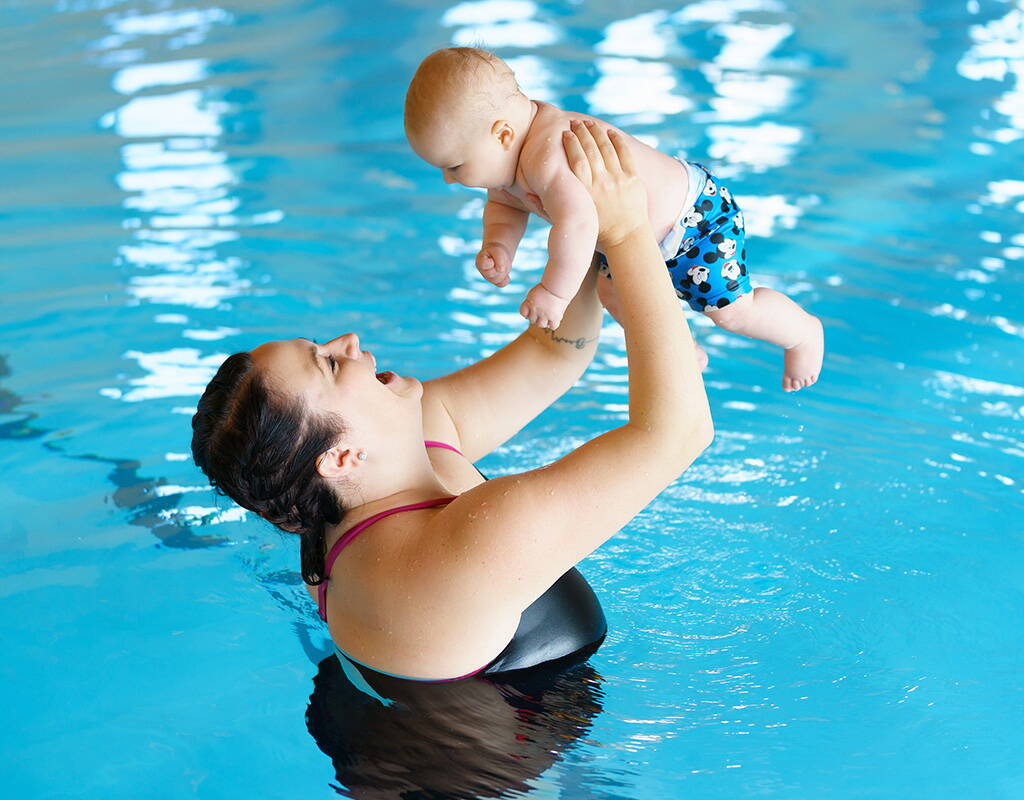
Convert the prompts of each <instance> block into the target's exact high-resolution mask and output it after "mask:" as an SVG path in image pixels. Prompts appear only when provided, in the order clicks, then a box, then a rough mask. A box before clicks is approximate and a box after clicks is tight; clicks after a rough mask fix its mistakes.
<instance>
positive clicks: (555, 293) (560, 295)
mask: <svg viewBox="0 0 1024 800" xmlns="http://www.w3.org/2000/svg"><path fill="white" fill-rule="evenodd" d="M563 161H564V159H563ZM529 177H530V176H529V175H528V174H527V178H529ZM533 185H534V186H537V188H538V192H537V194H538V196H539V197H540V200H541V204H542V206H543V208H544V210H545V212H546V213H547V216H548V219H550V220H551V232H550V233H549V234H548V263H547V266H546V267H545V268H544V275H543V276H542V277H541V279H540V283H539V284H537V285H536V286H534V287H533V288H532V289H531V290H530V293H529V294H528V295H527V296H526V300H524V301H523V304H522V306H520V308H519V313H520V314H522V315H523V316H524V317H526V318H527V319H528V320H530V322H531V323H532V324H534V325H539V326H540V327H542V328H557V327H558V324H559V323H560V322H561V321H562V314H564V313H565V309H566V306H568V305H569V301H570V300H572V298H573V297H574V296H575V295H576V292H577V291H578V290H579V288H580V284H581V283H582V281H583V276H584V275H586V274H587V269H588V268H589V267H590V261H591V258H592V257H593V255H594V245H595V244H596V243H597V209H595V208H594V201H593V200H591V199H590V195H589V194H588V193H587V190H586V188H585V187H584V186H583V184H582V183H580V182H579V180H577V178H576V176H575V175H573V174H572V172H570V171H569V167H568V165H566V164H564V163H563V164H561V165H560V168H559V169H558V170H557V171H556V172H555V174H554V175H552V176H551V177H550V178H549V179H548V180H547V181H546V182H543V183H539V184H538V183H534V184H533Z"/></svg>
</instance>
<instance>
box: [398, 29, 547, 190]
mask: <svg viewBox="0 0 1024 800" xmlns="http://www.w3.org/2000/svg"><path fill="white" fill-rule="evenodd" d="M531 116H532V107H531V105H530V100H529V99H528V98H527V97H526V95H524V94H523V93H522V92H521V91H520V90H519V85H518V84H517V83H516V78H515V75H513V74H512V70H511V69H509V67H508V64H506V63H505V62H504V61H502V60H501V59H500V58H498V57H497V56H495V55H493V54H492V53H488V52H487V51H486V50H480V49H477V48H475V47H447V48H445V49H443V50H437V51H435V52H433V53H431V54H430V55H429V56H427V57H426V58H425V59H423V63H421V64H420V66H419V68H418V69H417V70H416V74H415V75H414V76H413V78H412V82H411V83H410V84H409V91H408V92H407V93H406V95H405V135H406V138H408V140H409V144H410V145H411V146H412V149H413V150H415V151H416V153H417V155H419V156H420V157H421V158H422V159H423V160H424V161H426V162H427V163H428V164H433V165H434V166H435V167H438V168H439V169H440V170H441V173H442V174H443V175H444V179H445V181H446V182H447V183H461V184H463V185H464V186H477V187H481V188H485V189H496V188H500V187H502V186H510V185H511V184H512V183H514V182H515V174H516V165H517V163H518V160H519V150H520V148H521V147H522V143H523V139H524V138H525V135H526V131H527V128H529V124H530V119H531Z"/></svg>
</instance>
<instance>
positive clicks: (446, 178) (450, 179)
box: [441, 170, 455, 183]
mask: <svg viewBox="0 0 1024 800" xmlns="http://www.w3.org/2000/svg"><path fill="white" fill-rule="evenodd" d="M441 175H443V176H444V182H445V183H455V178H454V177H453V176H452V174H451V173H450V172H448V171H446V170H441Z"/></svg>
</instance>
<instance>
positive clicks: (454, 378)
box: [423, 264, 603, 461]
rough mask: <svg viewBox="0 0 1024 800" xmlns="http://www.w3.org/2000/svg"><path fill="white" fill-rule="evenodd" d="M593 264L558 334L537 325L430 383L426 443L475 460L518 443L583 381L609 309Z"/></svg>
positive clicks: (427, 386) (426, 394)
mask: <svg viewBox="0 0 1024 800" xmlns="http://www.w3.org/2000/svg"><path fill="white" fill-rule="evenodd" d="M596 283H597V268H596V265H595V264H592V265H591V268H590V271H589V272H588V273H587V276H586V278H584V280H583V284H582V285H581V286H580V290H579V292H577V293H576V297H575V298H573V300H572V302H571V303H570V304H569V307H568V308H567V309H566V312H565V315H564V316H563V317H562V324H561V325H559V326H558V328H557V329H556V330H553V331H552V330H547V329H544V328H538V327H536V326H535V325H531V326H530V327H529V328H528V329H527V330H526V331H524V332H523V333H522V334H520V335H519V336H518V337H516V338H515V339H514V340H513V341H511V342H509V343H508V344H507V345H505V346H504V347H502V348H501V349H500V350H498V351H497V352H495V353H493V354H492V355H490V356H488V357H487V358H485V359H483V360H481V361H478V362H477V363H475V364H471V365H470V366H468V367H465V368H464V369H460V370H459V371H458V372H453V373H452V374H450V375H445V376H444V377H441V378H435V379H433V380H430V381H426V382H425V383H424V384H423V429H424V434H425V435H426V438H428V439H436V440H439V441H443V442H446V443H448V444H452V445H455V446H456V447H458V448H459V449H460V450H461V451H462V452H463V453H464V454H465V455H466V457H467V458H468V459H469V460H470V461H476V460H477V459H480V458H483V457H484V456H485V455H487V454H488V453H490V452H491V451H492V450H494V449H495V448H496V447H499V446H500V445H501V444H503V443H504V442H506V441H508V440H509V439H511V438H512V437H513V436H515V434H517V433H518V432H519V431H520V430H521V429H522V428H523V427H524V426H525V425H526V424H527V423H529V422H530V421H531V420H532V419H533V418H534V417H536V416H537V415H538V414H540V413H541V412H542V411H544V409H546V408H547V407H548V406H550V405H551V404H552V403H553V402H554V401H555V400H557V399H558V398H559V397H561V396H562V395H563V394H565V392H566V391H567V390H568V389H569V388H570V387H571V386H572V385H573V384H574V383H575V382H576V381H577V380H578V379H579V377H580V375H582V374H583V372H584V370H586V368H587V366H588V365H589V364H590V362H591V361H592V360H593V358H594V352H595V351H596V350H597V340H598V337H599V335H600V332H601V318H602V314H603V312H602V310H601V304H600V303H599V301H598V299H597V291H596Z"/></svg>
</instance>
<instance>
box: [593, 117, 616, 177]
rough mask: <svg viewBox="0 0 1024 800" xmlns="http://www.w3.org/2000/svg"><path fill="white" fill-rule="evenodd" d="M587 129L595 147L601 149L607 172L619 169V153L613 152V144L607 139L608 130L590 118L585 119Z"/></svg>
mask: <svg viewBox="0 0 1024 800" xmlns="http://www.w3.org/2000/svg"><path fill="white" fill-rule="evenodd" d="M587 129H588V130H589V131H590V134H591V135H592V136H593V137H594V142H595V143H596V144H597V149H598V150H600V151H601V158H602V159H603V160H604V166H605V168H606V169H607V170H608V171H609V172H618V171H619V170H620V167H619V155H618V153H616V152H615V147H614V145H612V143H611V141H609V139H608V132H607V131H606V130H605V129H604V128H602V127H601V126H600V125H597V124H595V123H593V122H591V121H590V120H587Z"/></svg>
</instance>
